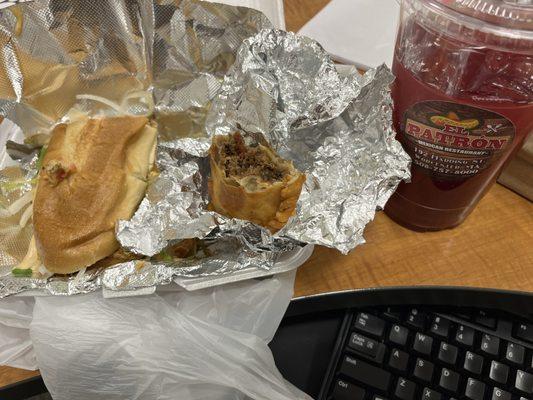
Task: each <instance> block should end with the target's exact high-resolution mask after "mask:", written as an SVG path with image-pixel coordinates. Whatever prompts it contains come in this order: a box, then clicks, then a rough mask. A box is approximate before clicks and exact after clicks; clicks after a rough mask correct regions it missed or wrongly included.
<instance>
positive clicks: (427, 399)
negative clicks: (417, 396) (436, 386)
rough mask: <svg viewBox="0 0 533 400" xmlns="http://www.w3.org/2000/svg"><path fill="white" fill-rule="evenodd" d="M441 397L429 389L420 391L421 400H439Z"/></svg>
mask: <svg viewBox="0 0 533 400" xmlns="http://www.w3.org/2000/svg"><path fill="white" fill-rule="evenodd" d="M441 399H442V395H441V394H440V393H437V392H435V391H434V390H431V389H429V388H427V387H426V388H424V390H423V391H422V400H441Z"/></svg>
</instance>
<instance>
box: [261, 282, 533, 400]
mask: <svg viewBox="0 0 533 400" xmlns="http://www.w3.org/2000/svg"><path fill="white" fill-rule="evenodd" d="M271 348H272V350H273V353H274V359H275V361H276V365H277V366H278V368H279V369H280V371H281V373H282V374H283V375H284V377H285V378H286V379H287V380H288V381H290V382H291V383H293V384H294V385H296V386H297V387H299V388H300V389H302V390H303V391H305V392H306V393H308V394H309V395H311V396H312V397H313V399H316V400H348V399H349V400H525V399H527V400H533V294H531V293H524V292H512V291H499V290H489V289H471V288H453V287H411V288H409V287H399V288H382V289H368V290H354V291H346V292H337V293H330V294H324V295H316V296H309V297H303V298H299V299H295V300H293V301H292V302H291V304H290V306H289V309H288V310H287V313H286V314H285V318H284V319H283V321H282V323H281V325H280V328H279V329H278V332H277V333H276V336H275V338H274V340H273V341H272V343H271Z"/></svg>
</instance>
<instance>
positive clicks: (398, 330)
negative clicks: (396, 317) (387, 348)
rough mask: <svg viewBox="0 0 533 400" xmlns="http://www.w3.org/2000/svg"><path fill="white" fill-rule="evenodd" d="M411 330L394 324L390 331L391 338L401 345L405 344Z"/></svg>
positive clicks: (393, 341)
mask: <svg viewBox="0 0 533 400" xmlns="http://www.w3.org/2000/svg"><path fill="white" fill-rule="evenodd" d="M408 335H409V330H408V329H407V328H405V327H403V326H401V325H397V324H394V325H392V328H391V330H390V333H389V340H390V341H391V342H392V343H395V344H397V345H400V346H405V344H406V343H407V336H408Z"/></svg>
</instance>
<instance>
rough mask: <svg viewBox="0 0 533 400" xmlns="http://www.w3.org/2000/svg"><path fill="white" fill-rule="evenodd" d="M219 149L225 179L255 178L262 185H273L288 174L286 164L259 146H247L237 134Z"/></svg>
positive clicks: (287, 164) (229, 137) (230, 137)
mask: <svg viewBox="0 0 533 400" xmlns="http://www.w3.org/2000/svg"><path fill="white" fill-rule="evenodd" d="M219 149H220V150H219V156H220V159H221V161H222V162H221V164H222V165H223V166H224V173H225V175H226V177H233V178H247V177H256V178H259V179H260V180H261V181H262V182H264V183H273V182H276V181H281V180H283V178H284V177H285V176H286V175H288V174H289V171H290V170H289V167H290V165H289V163H288V162H286V161H285V160H283V159H281V158H280V157H278V156H276V155H275V154H273V153H272V152H271V151H269V150H268V149H267V148H266V147H264V146H262V145H260V144H258V145H256V146H247V145H246V144H245V143H244V139H243V138H242V136H241V134H240V133H239V132H236V133H234V134H233V135H230V136H228V137H227V139H226V140H225V141H224V143H223V145H222V146H220V147H219Z"/></svg>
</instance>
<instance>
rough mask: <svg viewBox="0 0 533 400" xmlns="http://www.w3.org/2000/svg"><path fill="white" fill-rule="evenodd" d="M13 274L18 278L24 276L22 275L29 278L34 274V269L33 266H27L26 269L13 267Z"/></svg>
mask: <svg viewBox="0 0 533 400" xmlns="http://www.w3.org/2000/svg"><path fill="white" fill-rule="evenodd" d="M11 274H12V275H13V276H16V277H18V278H22V277H26V278H28V277H30V276H32V275H33V270H32V269H31V268H26V269H21V268H13V269H12V270H11Z"/></svg>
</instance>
